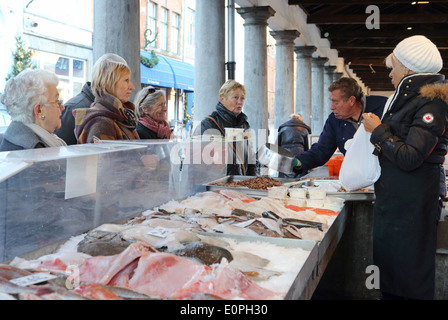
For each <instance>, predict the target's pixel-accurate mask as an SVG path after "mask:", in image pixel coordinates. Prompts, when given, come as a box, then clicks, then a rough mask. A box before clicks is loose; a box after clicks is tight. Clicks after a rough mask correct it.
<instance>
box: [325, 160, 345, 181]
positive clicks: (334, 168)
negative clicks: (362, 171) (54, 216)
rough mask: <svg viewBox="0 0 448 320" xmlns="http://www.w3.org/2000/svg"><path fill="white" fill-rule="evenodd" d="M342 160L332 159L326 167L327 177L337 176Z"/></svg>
mask: <svg viewBox="0 0 448 320" xmlns="http://www.w3.org/2000/svg"><path fill="white" fill-rule="evenodd" d="M343 160H344V156H335V157H332V158H331V159H330V160H328V162H327V163H326V165H327V166H328V175H329V176H336V177H338V176H339V170H341V165H342V161H343Z"/></svg>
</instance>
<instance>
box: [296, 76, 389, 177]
mask: <svg viewBox="0 0 448 320" xmlns="http://www.w3.org/2000/svg"><path fill="white" fill-rule="evenodd" d="M328 90H329V91H330V100H331V111H333V112H332V113H331V114H330V115H329V116H328V118H327V121H326V122H325V125H324V128H323V130H322V133H321V134H320V136H319V140H318V141H317V142H316V143H314V144H313V145H312V146H311V148H310V149H309V150H308V151H306V152H304V153H302V154H298V155H296V156H295V157H296V159H297V161H296V162H297V166H296V167H295V168H294V171H295V172H296V173H298V174H300V175H303V174H306V173H307V172H308V170H310V169H313V168H316V167H319V166H322V165H324V164H325V163H326V162H327V161H328V160H329V159H330V158H331V156H332V155H333V154H334V152H335V151H336V149H337V148H338V149H339V151H340V152H341V153H342V154H344V155H345V147H344V145H345V142H346V141H347V140H349V139H351V138H353V135H354V134H355V132H356V130H357V129H358V127H359V125H360V124H361V120H362V114H363V113H364V112H371V113H374V114H376V115H377V116H378V117H380V118H381V117H382V115H383V109H384V105H385V104H386V101H387V97H383V96H367V97H364V94H363V92H362V89H361V87H360V86H359V85H358V83H357V82H356V80H354V79H351V78H345V77H344V78H340V79H339V80H337V81H335V82H333V83H332V84H331V85H330V87H329V88H328Z"/></svg>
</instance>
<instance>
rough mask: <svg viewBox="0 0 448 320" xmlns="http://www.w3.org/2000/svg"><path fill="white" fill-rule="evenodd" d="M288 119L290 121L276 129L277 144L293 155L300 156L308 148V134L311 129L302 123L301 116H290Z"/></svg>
mask: <svg viewBox="0 0 448 320" xmlns="http://www.w3.org/2000/svg"><path fill="white" fill-rule="evenodd" d="M289 117H290V118H291V119H289V120H288V121H286V122H285V123H283V124H282V125H280V127H279V128H278V140H277V144H278V145H279V146H280V147H282V148H284V149H286V150H288V151H289V152H291V153H292V154H293V155H298V154H302V153H303V152H304V151H307V150H308V148H309V146H308V134H310V133H311V128H310V127H309V126H307V125H306V124H305V123H304V122H303V118H302V115H300V114H292V115H290V116H289Z"/></svg>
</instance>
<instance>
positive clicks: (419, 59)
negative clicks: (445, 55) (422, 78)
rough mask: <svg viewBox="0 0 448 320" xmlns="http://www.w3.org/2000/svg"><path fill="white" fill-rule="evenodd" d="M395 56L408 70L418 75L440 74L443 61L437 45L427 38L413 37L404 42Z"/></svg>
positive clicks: (397, 49)
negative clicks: (427, 73)
mask: <svg viewBox="0 0 448 320" xmlns="http://www.w3.org/2000/svg"><path fill="white" fill-rule="evenodd" d="M393 52H394V55H395V57H397V59H398V61H400V62H401V63H402V64H403V65H404V66H405V67H406V68H408V69H409V70H411V71H414V72H416V73H426V72H429V73H438V72H439V71H440V70H441V69H442V67H443V60H442V57H441V56H440V52H439V50H438V49H437V47H436V45H435V44H434V43H432V42H431V40H429V39H428V38H426V37H425V36H412V37H409V38H406V39H404V40H402V41H401V42H400V43H399V44H397V46H396V47H395V49H394V51H393Z"/></svg>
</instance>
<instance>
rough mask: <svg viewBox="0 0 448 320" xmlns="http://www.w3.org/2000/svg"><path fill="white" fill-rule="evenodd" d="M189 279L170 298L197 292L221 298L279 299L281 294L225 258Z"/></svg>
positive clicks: (181, 297)
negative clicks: (200, 275) (249, 275)
mask: <svg viewBox="0 0 448 320" xmlns="http://www.w3.org/2000/svg"><path fill="white" fill-rule="evenodd" d="M197 280H198V281H196V282H193V281H191V282H190V283H189V284H188V286H184V287H183V288H181V289H179V290H177V292H175V293H174V294H173V295H172V296H171V298H173V299H185V298H188V297H190V296H191V295H193V294H197V293H209V294H212V295H215V296H218V297H220V298H222V299H246V300H268V299H281V298H282V296H283V295H282V294H280V293H277V292H274V291H271V290H268V289H265V288H263V287H260V286H259V285H258V284H256V283H255V282H253V281H252V280H250V279H249V278H247V277H246V276H245V275H244V274H243V273H241V271H239V270H238V269H235V268H233V267H231V266H230V265H229V263H228V262H227V260H226V259H223V260H222V261H221V263H220V264H219V265H217V266H215V268H214V269H213V271H212V272H211V273H210V274H209V275H207V276H206V277H202V278H199V279H197Z"/></svg>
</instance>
